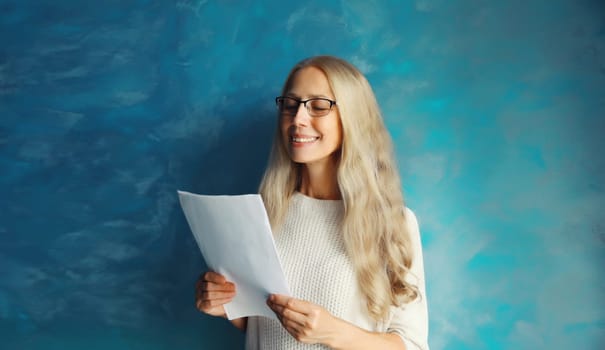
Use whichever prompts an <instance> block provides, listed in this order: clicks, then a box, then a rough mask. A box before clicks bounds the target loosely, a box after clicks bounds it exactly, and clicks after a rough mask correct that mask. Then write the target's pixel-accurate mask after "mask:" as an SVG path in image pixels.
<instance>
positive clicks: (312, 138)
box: [292, 137, 318, 142]
mask: <svg viewBox="0 0 605 350" xmlns="http://www.w3.org/2000/svg"><path fill="white" fill-rule="evenodd" d="M317 139H318V138H317V137H292V141H294V142H313V141H315V140H317Z"/></svg>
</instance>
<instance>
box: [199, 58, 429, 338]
mask: <svg viewBox="0 0 605 350" xmlns="http://www.w3.org/2000/svg"><path fill="white" fill-rule="evenodd" d="M276 102H277V106H278V110H279V113H278V114H279V117H278V127H277V130H276V135H275V139H274V142H273V148H272V152H271V159H270V162H269V165H268V167H267V170H266V171H265V175H264V177H263V180H262V183H261V186H260V193H261V195H262V197H263V200H264V203H265V206H266V209H267V212H268V214H269V218H270V221H271V225H272V228H273V232H274V233H275V242H276V247H277V251H278V254H279V256H280V260H281V262H282V266H283V268H284V273H285V275H286V278H287V280H288V284H289V286H290V288H291V292H292V295H293V297H288V296H283V295H271V296H270V297H269V298H268V300H267V304H268V305H269V307H270V308H271V309H272V310H273V311H274V312H275V313H276V315H277V317H278V319H279V322H278V321H275V320H272V319H268V318H265V317H249V318H242V319H237V320H232V322H233V324H234V325H235V326H236V327H238V328H240V329H242V330H245V331H246V333H247V339H246V348H247V349H313V348H325V347H326V346H327V347H329V348H334V349H407V350H410V349H422V350H426V349H428V344H427V337H428V316H427V304H426V295H425V288H424V268H423V262H422V249H421V244H420V234H419V231H418V224H417V222H416V218H415V216H414V214H413V213H412V211H410V210H409V209H407V208H405V206H404V202H403V196H402V194H401V187H400V179H399V175H398V172H397V168H396V164H395V161H394V158H393V152H392V146H391V141H390V136H389V134H388V132H387V130H386V129H385V127H384V124H383V122H382V117H381V115H380V111H379V108H378V105H377V102H376V99H375V97H374V94H373V92H372V89H371V87H370V85H369V83H368V82H367V80H366V78H365V77H364V76H363V75H362V74H361V73H360V72H359V71H358V70H357V69H356V68H355V67H354V66H352V65H351V64H349V63H348V62H346V61H343V60H341V59H339V58H335V57H331V56H317V57H312V58H309V59H306V60H303V61H302V62H300V63H298V64H297V65H296V66H295V67H294V68H293V69H292V71H291V72H290V74H289V76H288V78H287V79H286V82H285V84H284V88H283V90H282V96H280V97H277V99H276ZM235 290H236V289H235V286H234V285H233V283H230V282H228V281H226V280H225V278H224V277H223V276H221V275H219V274H216V273H213V272H207V273H205V274H204V275H203V276H202V277H200V280H199V281H198V284H197V294H196V295H197V307H198V309H200V310H201V311H202V312H204V313H207V314H210V315H214V316H222V317H225V311H224V308H223V305H224V304H225V303H228V302H229V301H230V300H231V299H232V298H233V297H234V296H235V293H236V291H235ZM310 344H315V345H310Z"/></svg>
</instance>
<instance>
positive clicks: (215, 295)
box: [200, 292, 235, 300]
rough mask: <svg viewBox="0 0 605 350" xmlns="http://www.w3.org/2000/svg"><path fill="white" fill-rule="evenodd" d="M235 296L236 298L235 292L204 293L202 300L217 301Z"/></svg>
mask: <svg viewBox="0 0 605 350" xmlns="http://www.w3.org/2000/svg"><path fill="white" fill-rule="evenodd" d="M234 296H235V292H202V293H201V294H200V299H202V300H215V299H225V298H233V297H234Z"/></svg>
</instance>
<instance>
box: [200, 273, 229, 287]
mask: <svg viewBox="0 0 605 350" xmlns="http://www.w3.org/2000/svg"><path fill="white" fill-rule="evenodd" d="M202 279H203V280H204V281H207V282H213V283H217V284H223V283H226V282H227V279H226V278H225V276H223V275H221V274H219V273H216V272H214V271H207V272H206V273H204V275H203V276H202Z"/></svg>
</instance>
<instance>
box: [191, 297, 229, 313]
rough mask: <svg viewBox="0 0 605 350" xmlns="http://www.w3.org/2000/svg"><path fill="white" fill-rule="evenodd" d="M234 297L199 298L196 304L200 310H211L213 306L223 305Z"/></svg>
mask: <svg viewBox="0 0 605 350" xmlns="http://www.w3.org/2000/svg"><path fill="white" fill-rule="evenodd" d="M231 300H233V298H222V299H213V300H201V299H199V300H197V301H196V303H195V305H196V307H197V308H198V310H200V311H204V310H210V309H211V308H213V307H217V306H221V305H224V304H227V303H229V302H230V301H231Z"/></svg>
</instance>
